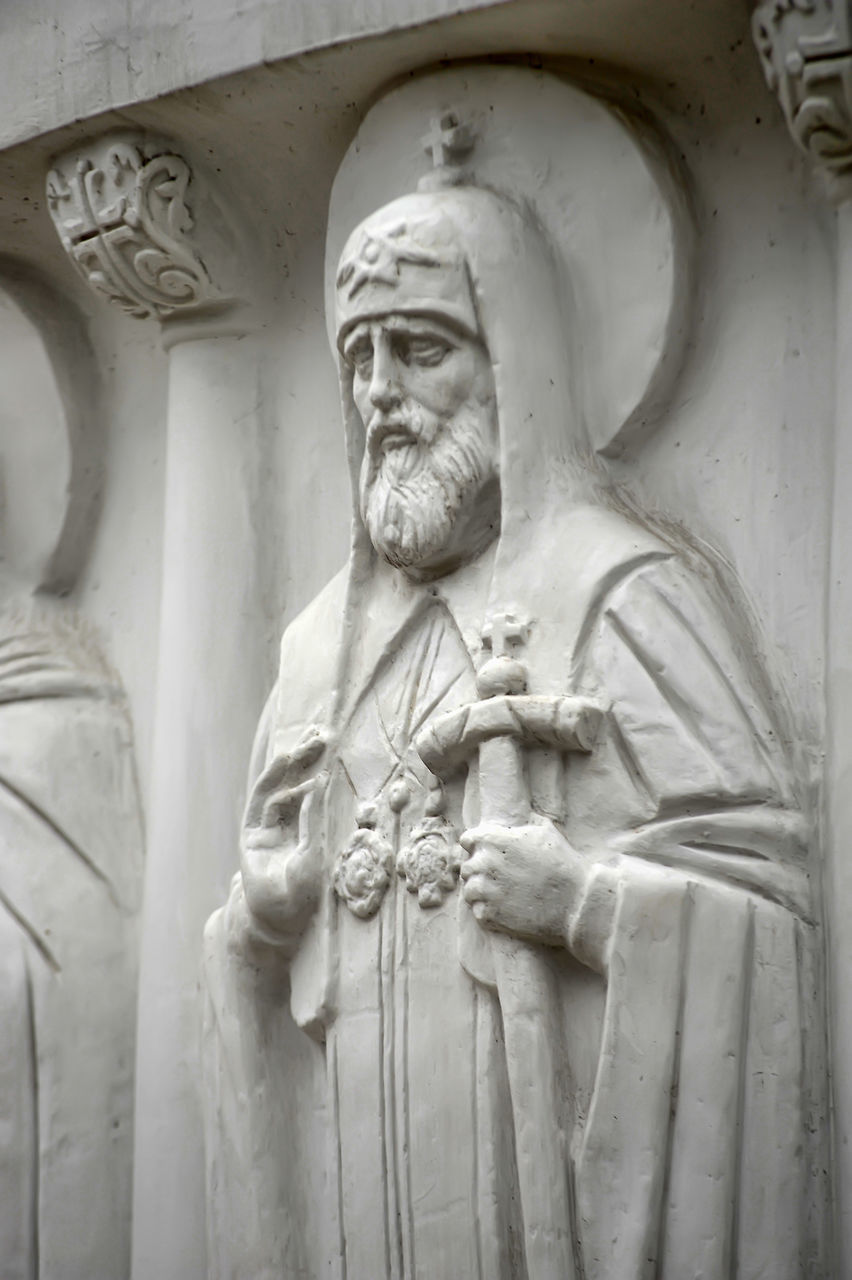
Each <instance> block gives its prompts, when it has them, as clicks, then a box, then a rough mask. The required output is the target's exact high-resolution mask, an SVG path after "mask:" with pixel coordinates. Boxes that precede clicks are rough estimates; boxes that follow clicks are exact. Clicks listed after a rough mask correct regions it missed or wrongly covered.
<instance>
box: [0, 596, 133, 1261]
mask: <svg viewBox="0 0 852 1280" xmlns="http://www.w3.org/2000/svg"><path fill="white" fill-rule="evenodd" d="M141 867H142V831H141V822H140V809H139V798H138V792H137V787H136V776H135V767H134V762H133V749H132V742H131V738H130V726H129V722H128V718H127V714H126V710H125V706H124V699H123V694H122V692H121V690H120V688H119V687H118V685H117V683H116V681H115V680H114V678H113V677H111V676H110V674H109V673H108V672H107V671H106V669H105V668H104V665H103V663H102V661H101V659H100V658H99V657H98V655H97V653H96V652H95V651H94V650H93V648H92V646H91V643H90V642H89V640H88V639H87V638H86V637H85V636H83V635H82V633H81V632H79V631H78V630H77V629H76V627H74V626H73V624H71V623H68V622H63V623H62V625H61V626H57V625H55V624H54V623H53V622H52V621H51V620H50V619H49V618H48V617H47V615H46V614H45V616H44V617H42V618H33V617H31V616H30V617H28V618H26V620H23V619H22V618H15V617H10V618H7V619H6V625H5V626H4V627H3V628H2V629H0V1275H2V1277H3V1280H37V1278H39V1280H121V1277H122V1276H127V1275H128V1274H129V1267H130V1258H129V1253H130V1248H129V1246H130V1229H129V1228H130V1191H131V1164H132V1108H133V1056H134V1040H135V1034H134V1033H135V991H136V964H137V957H136V951H137V931H136V912H137V910H138V905H139V896H140V878H141Z"/></svg>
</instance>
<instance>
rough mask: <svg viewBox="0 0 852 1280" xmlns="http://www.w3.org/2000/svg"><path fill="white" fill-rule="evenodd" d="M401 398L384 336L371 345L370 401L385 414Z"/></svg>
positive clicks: (390, 352)
mask: <svg viewBox="0 0 852 1280" xmlns="http://www.w3.org/2000/svg"><path fill="white" fill-rule="evenodd" d="M401 398H402V388H401V387H400V384H399V371H398V369H397V367H396V361H395V360H394V356H393V352H392V350H391V347H390V342H389V341H388V339H387V337H386V335H385V334H382V335H381V336H380V337H379V338H378V339H377V340H376V341H375V343H374V345H373V376H372V377H371V379H370V401H371V403H372V404H373V405H374V406H375V407H376V408H377V409H378V410H379V411H380V412H381V413H387V412H388V411H389V410H390V409H393V408H394V406H395V405H398V404H399V402H400V400H401Z"/></svg>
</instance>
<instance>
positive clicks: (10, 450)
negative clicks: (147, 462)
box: [0, 259, 104, 595]
mask: <svg viewBox="0 0 852 1280" xmlns="http://www.w3.org/2000/svg"><path fill="white" fill-rule="evenodd" d="M95 377H96V372H95V364H94V359H93V357H92V353H91V349H90V347H89V344H88V340H87V337H86V332H85V327H84V324H83V319H82V317H81V316H80V315H79V313H78V312H77V311H76V309H75V308H74V307H73V306H72V304H71V303H69V302H68V301H67V300H66V299H65V298H64V297H62V296H61V295H59V294H58V293H56V292H55V291H54V290H53V289H52V288H51V287H50V286H49V285H47V284H46V283H45V282H44V281H43V280H42V279H41V278H40V277H39V276H38V275H36V274H35V273H33V272H31V271H30V269H29V268H26V267H24V266H23V265H21V264H19V263H16V262H14V261H12V260H8V259H0V563H2V564H4V565H5V566H6V567H8V568H9V569H10V570H11V572H12V574H13V575H14V576H15V578H17V579H18V580H20V581H22V582H23V583H25V584H26V585H27V586H29V587H30V588H31V589H32V590H33V591H43V592H51V593H54V594H58V595H62V594H64V593H66V592H67V591H69V590H70V589H71V587H72V586H73V585H74V582H75V580H76V578H77V576H78V574H79V572H80V569H81V567H82V565H83V563H84V561H85V557H86V553H87V551H88V547H89V543H90V541H91V535H92V532H93V530H94V526H95V521H96V517H97V508H98V502H99V498H100V492H101V482H102V475H103V455H104V447H103V446H104V439H103V428H102V424H101V423H100V421H99V418H98V414H97V409H96V404H97V398H96V395H95Z"/></svg>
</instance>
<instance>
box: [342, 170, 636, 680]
mask: <svg viewBox="0 0 852 1280" xmlns="http://www.w3.org/2000/svg"><path fill="white" fill-rule="evenodd" d="M566 277H567V273H566V271H565V269H564V267H563V265H562V264H561V262H560V261H559V260H558V258H557V256H556V254H555V252H554V251H553V250H552V249H551V247H550V245H549V244H548V242H547V239H546V236H545V234H544V232H543V231H542V230H541V228H540V226H539V225H538V222H537V220H536V217H535V214H534V212H533V211H532V210H531V209H530V208H520V207H519V206H517V205H515V204H514V203H512V202H511V201H509V200H508V199H507V198H505V197H503V196H501V195H498V194H496V193H494V192H492V191H488V190H484V189H482V188H478V187H473V186H457V187H448V188H443V189H438V190H431V191H420V192H417V193H416V194H412V195H407V196H403V197H402V198H400V199H398V200H395V201H393V202H392V203H391V204H388V205H386V206H385V207H384V208H382V209H380V210H378V211H377V212H376V213H374V214H372V215H371V216H370V217H369V218H367V219H366V220H365V221H364V222H362V223H361V224H360V226H358V227H357V228H356V229H355V230H354V231H353V232H352V234H351V235H350V237H349V239H348V241H347V243H346V247H345V248H344V251H343V254H342V255H341V262H340V268H339V271H338V276H337V295H336V297H337V304H336V331H337V335H338V358H339V368H340V380H341V402H342V405H343V412H344V422H345V429H346V440H347V451H348V457H349V470H350V477H351V483H352V492H353V512H354V522H353V554H352V561H351V566H350V589H349V602H348V609H347V613H348V617H349V621H350V623H352V624H353V625H355V626H357V615H358V612H359V602H360V603H363V595H364V592H365V590H367V589H368V587H367V583H368V581H369V578H370V576H371V572H372V570H371V566H372V565H373V563H374V561H375V556H376V553H375V551H374V550H373V548H372V546H371V544H370V541H369V537H368V535H367V532H366V529H365V528H364V525H363V522H362V520H361V515H360V511H359V502H358V477H359V472H360V468H361V462H362V459H363V456H364V449H365V439H364V425H363V423H362V421H361V418H360V415H359V413H358V411H357V409H356V407H355V403H354V400H353V395H352V379H353V374H352V370H351V369H350V368H349V366H348V365H347V364H346V362H345V361H344V360H343V359H342V357H340V347H341V346H342V343H343V341H344V340H345V337H346V334H347V333H348V331H349V330H350V329H351V328H352V326H353V325H354V324H356V323H357V322H358V321H360V320H363V319H366V318H370V317H374V316H378V315H384V314H388V313H391V312H396V313H404V314H418V315H425V316H430V315H431V316H435V317H437V318H440V319H441V320H443V321H444V322H445V323H448V324H450V325H451V326H454V327H456V328H457V329H459V330H460V331H461V332H463V333H465V334H469V335H471V336H477V337H479V338H480V339H481V340H482V341H483V343H484V344H485V346H486V348H487V350H488V352H489V354H490V357H491V363H492V367H493V371H494V383H495V392H496V402H497V416H498V423H499V441H500V445H499V448H500V457H499V468H500V485H501V533H500V538H499V543H498V550H497V557H496V562H495V569H494V575H493V582H492V588H491V593H490V603H489V612H494V611H497V610H504V609H513V608H516V607H517V605H518V602H520V601H523V602H524V604H525V611H526V612H529V611H530V605H532V611H533V612H534V613H536V615H537V616H538V617H541V618H544V617H546V616H547V615H549V614H550V613H552V612H553V606H554V605H555V606H556V608H557V610H558V612H559V614H560V615H561V621H560V623H559V625H558V627H556V630H557V631H561V632H562V633H563V637H564V631H565V625H564V624H565V604H566V602H565V599H564V596H563V597H562V598H561V599H560V601H559V602H558V604H557V602H556V601H555V600H554V601H553V604H552V605H550V606H549V605H548V602H547V600H546V599H542V598H541V597H542V596H547V595H548V594H551V593H552V591H553V587H554V584H553V582H552V580H550V579H548V578H547V575H544V574H543V566H542V564H541V559H542V557H541V550H542V549H541V539H540V534H541V529H542V527H543V525H546V524H549V525H551V527H552V524H553V522H554V521H557V520H561V519H562V518H563V517H564V516H565V515H566V514H567V513H569V512H570V511H571V509H575V508H576V507H577V506H578V503H582V504H583V505H586V504H587V503H588V498H586V497H585V496H584V488H585V491H586V492H589V491H591V489H592V488H593V486H594V471H593V469H590V468H588V467H586V468H582V469H581V468H580V467H578V466H577V463H576V454H577V451H578V449H581V450H582V449H583V448H584V445H585V433H584V430H583V425H582V423H581V422H580V421H578V418H577V415H576V412H575V409H574V405H573V398H572V394H571V383H572V365H573V360H572V348H573V347H574V345H575V344H574V335H572V332H571V317H570V316H569V315H567V314H566V305H565V301H564V300H565V299H566V298H567V299H570V282H569V280H568V279H567V278H566ZM601 515H602V516H604V515H608V513H604V512H603V511H601ZM552 532H553V533H556V532H557V531H556V530H555V529H552ZM619 546H620V544H619ZM578 603H579V602H578ZM554 621H555V619H554ZM351 634H352V633H351V632H350V636H351ZM533 647H535V646H533ZM535 656H536V655H535V654H534V652H532V650H531V651H530V652H529V657H530V659H531V660H532V661H533V663H535ZM542 656H543V655H542ZM537 665H540V667H541V669H542V670H544V669H545V668H546V666H547V665H548V664H547V663H541V664H537ZM563 670H564V668H563Z"/></svg>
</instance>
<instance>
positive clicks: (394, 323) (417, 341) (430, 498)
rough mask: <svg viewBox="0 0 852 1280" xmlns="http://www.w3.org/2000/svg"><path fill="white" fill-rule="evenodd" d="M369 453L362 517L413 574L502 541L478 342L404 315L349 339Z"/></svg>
mask: <svg viewBox="0 0 852 1280" xmlns="http://www.w3.org/2000/svg"><path fill="white" fill-rule="evenodd" d="M343 357H344V359H345V360H346V362H347V363H348V364H349V365H350V367H351V369H352V373H353V384H352V386H353V395H354V399H355V405H356V407H357V409H358V412H359V414H360V416H361V418H362V420H363V423H364V428H365V435H366V448H365V450H364V460H363V463H362V466H361V475H360V505H361V515H362V518H363V520H364V524H365V525H366V528H367V531H368V533H369V535H370V539H371V541H372V543H373V546H374V547H375V548H376V550H377V551H378V552H379V553H380V554H381V555H383V556H384V557H385V559H386V560H389V561H390V563H391V564H394V565H396V566H398V567H399V568H402V569H405V570H406V571H408V572H412V573H415V574H424V575H432V576H437V575H439V574H441V573H446V572H449V571H450V570H451V569H452V568H454V567H456V566H457V565H458V564H460V563H461V562H462V561H464V560H466V559H469V558H471V557H472V556H474V555H476V554H477V553H478V552H479V551H481V550H482V549H483V548H484V547H485V546H487V544H488V543H489V542H490V541H491V540H492V538H493V537H494V536H495V535H496V533H497V532H498V527H499V484H498V479H497V420H496V405H495V394H494V379H493V375H492V370H491V363H490V360H489V357H488V352H487V351H486V350H485V347H484V346H483V344H482V343H481V342H479V341H478V340H477V339H475V338H471V337H469V336H467V335H466V334H463V333H461V332H460V331H458V330H456V329H455V328H453V327H451V326H449V325H446V324H444V323H443V322H441V321H439V320H435V319H432V318H430V317H428V318H427V317H425V316H424V317H419V316H413V315H404V314H401V313H396V314H390V315H386V316H379V317H377V318H372V319H366V320H364V321H362V322H361V323H359V324H356V325H355V326H354V328H352V329H351V330H350V332H349V333H348V335H347V337H346V341H345V343H344V345H343Z"/></svg>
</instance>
